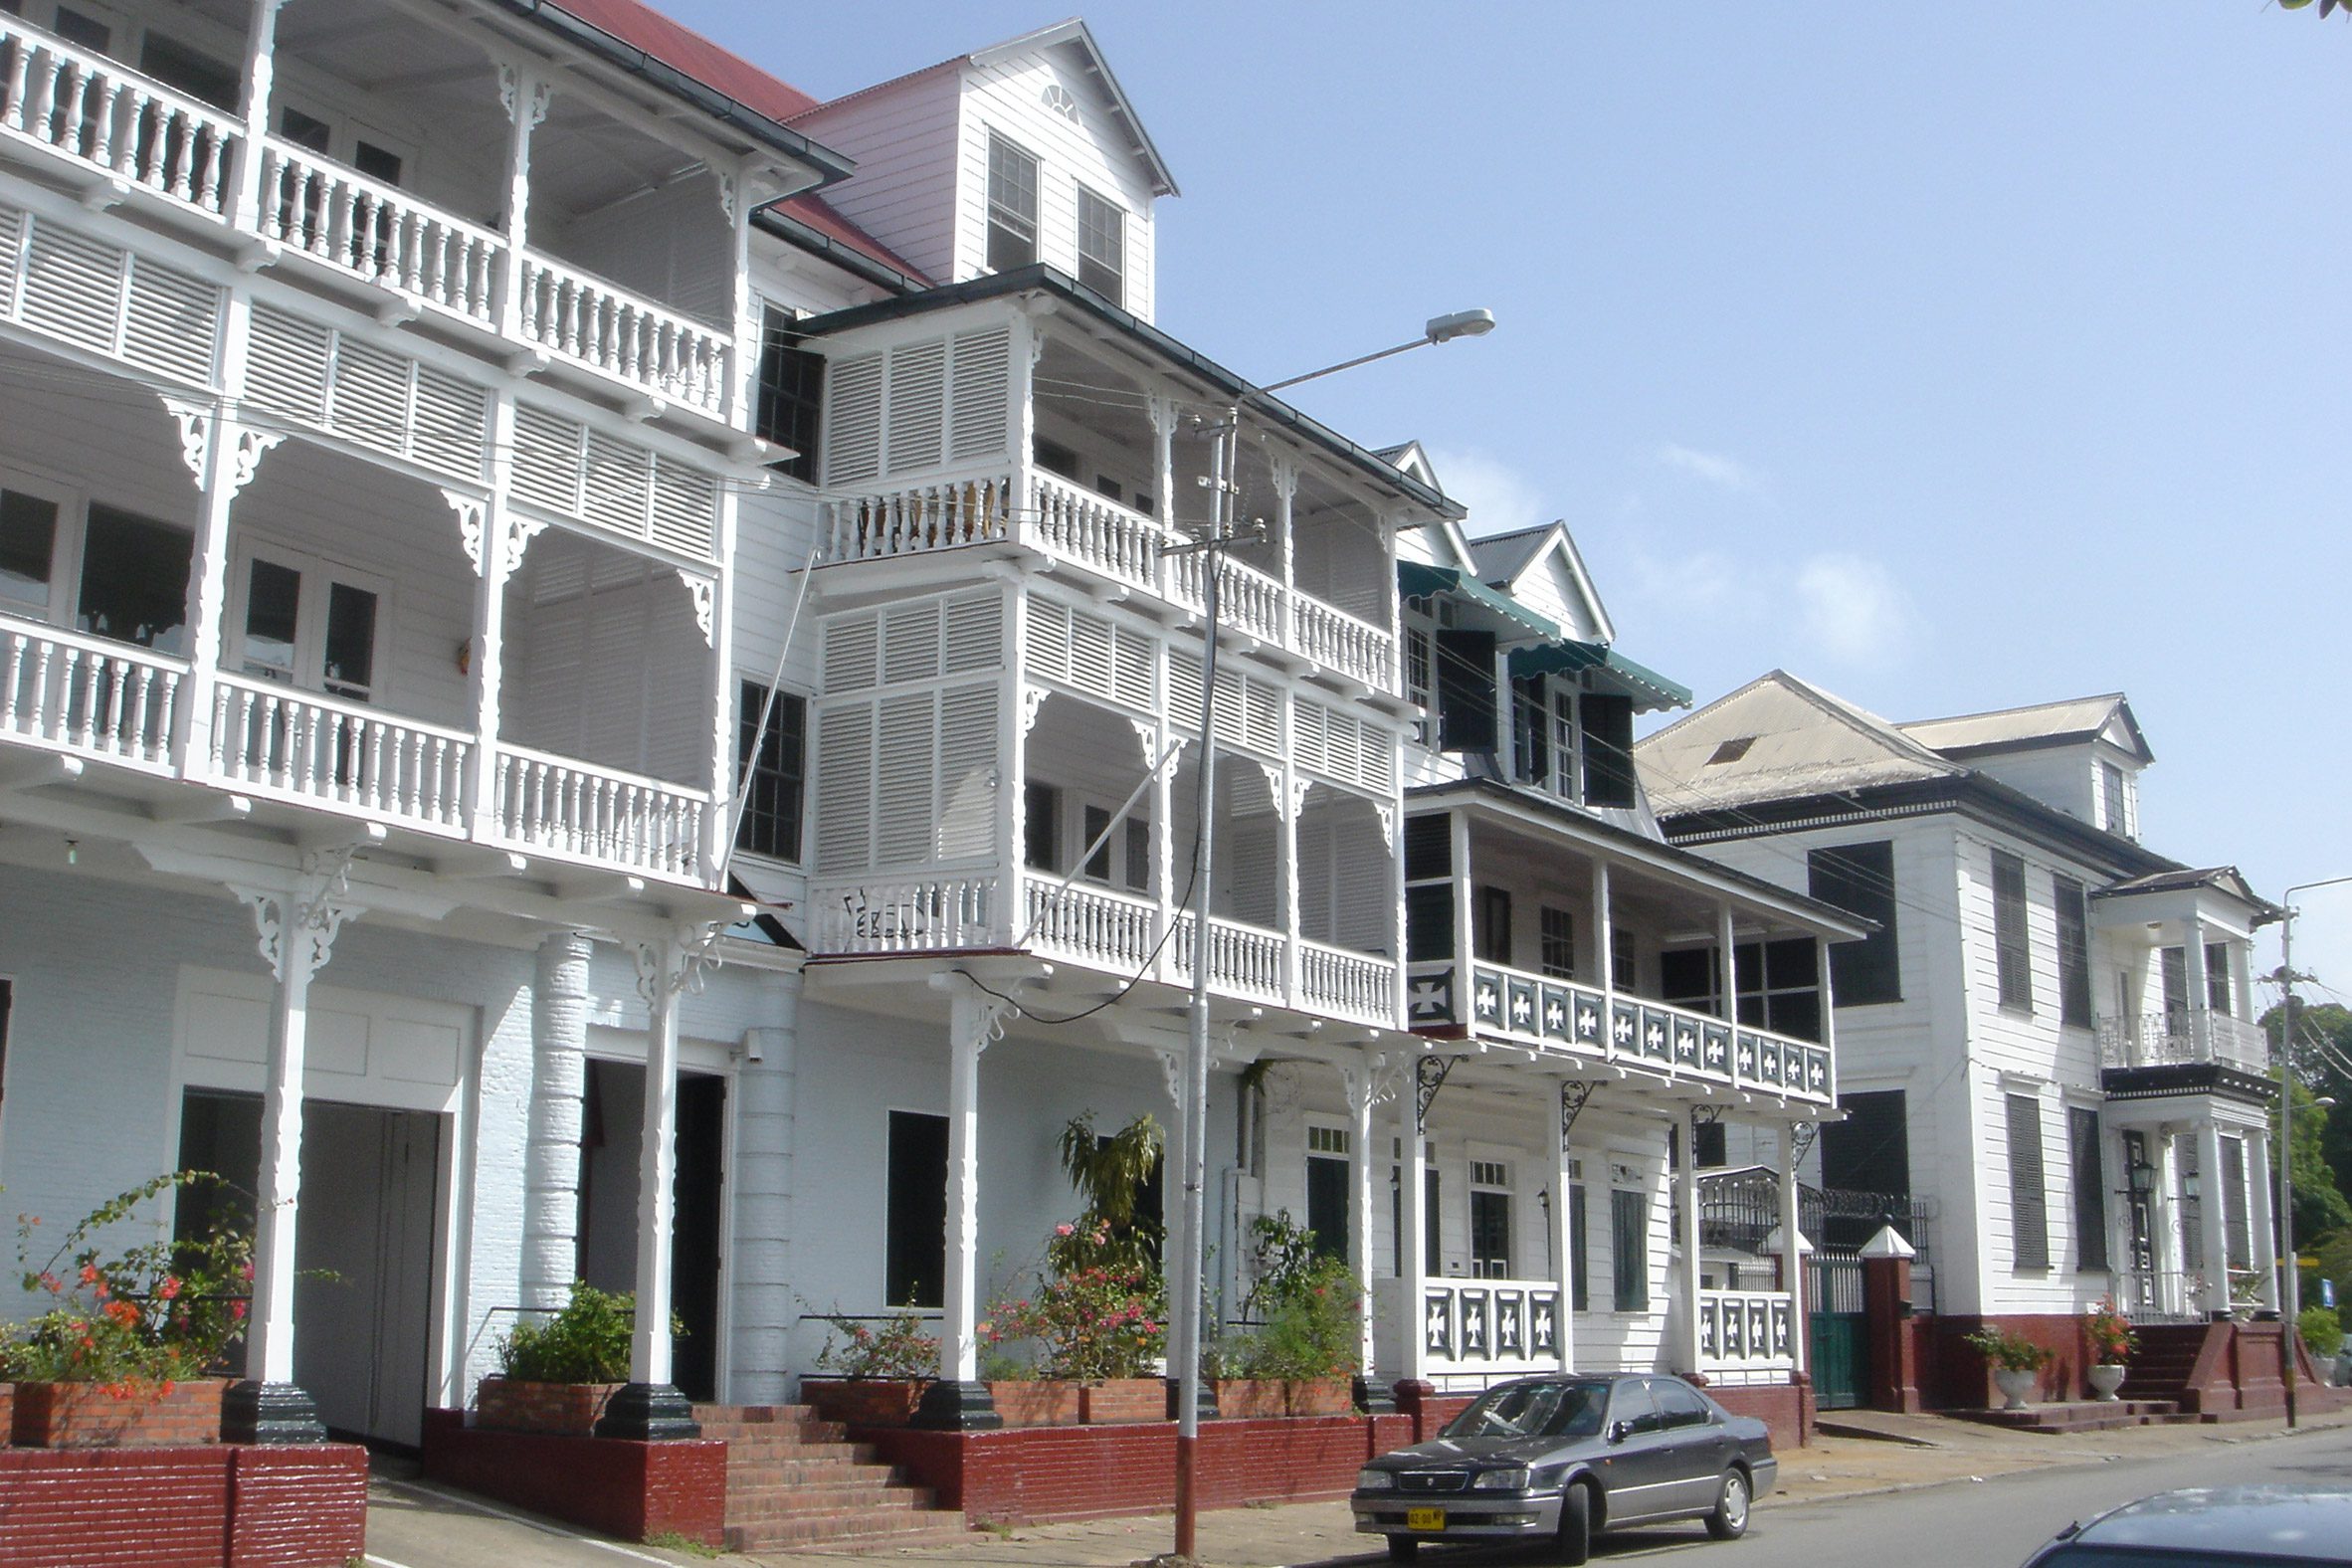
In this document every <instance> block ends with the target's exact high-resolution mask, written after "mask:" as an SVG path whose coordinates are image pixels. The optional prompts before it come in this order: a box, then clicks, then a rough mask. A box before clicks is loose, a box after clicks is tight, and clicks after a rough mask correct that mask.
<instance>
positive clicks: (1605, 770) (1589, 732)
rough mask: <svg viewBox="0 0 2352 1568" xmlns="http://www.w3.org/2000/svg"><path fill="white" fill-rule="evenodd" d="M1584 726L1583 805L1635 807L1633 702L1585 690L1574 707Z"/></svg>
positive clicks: (1624, 698)
mask: <svg viewBox="0 0 2352 1568" xmlns="http://www.w3.org/2000/svg"><path fill="white" fill-rule="evenodd" d="M1577 705H1578V707H1579V708H1580V709H1581V710H1582V720H1583V724H1584V803H1585V804H1586V805H1588V806H1631V805H1633V804H1634V699H1633V698H1632V697H1630V696H1611V695H1608V694H1607V693H1604V692H1595V691H1588V692H1586V693H1585V696H1584V699H1583V701H1581V702H1580V703H1578V704H1577Z"/></svg>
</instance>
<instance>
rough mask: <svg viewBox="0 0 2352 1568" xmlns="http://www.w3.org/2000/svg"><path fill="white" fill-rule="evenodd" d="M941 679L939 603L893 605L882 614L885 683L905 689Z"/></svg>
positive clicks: (925, 602) (883, 677) (934, 601)
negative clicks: (909, 684) (908, 685)
mask: <svg viewBox="0 0 2352 1568" xmlns="http://www.w3.org/2000/svg"><path fill="white" fill-rule="evenodd" d="M938 675H939V601H938V600H936V599H929V600H924V601H922V602H921V603H918V604H901V605H892V606H891V607H890V608H889V609H888V610H886V611H884V612H883V613H882V681H883V683H884V684H885V685H889V686H902V685H904V684H906V683H907V682H910V681H933V680H936V679H938Z"/></svg>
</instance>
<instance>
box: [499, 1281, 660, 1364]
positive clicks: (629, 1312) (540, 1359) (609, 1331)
mask: <svg viewBox="0 0 2352 1568" xmlns="http://www.w3.org/2000/svg"><path fill="white" fill-rule="evenodd" d="M636 1329H637V1298H636V1297H635V1296H634V1295H630V1294H628V1293H627V1292H626V1291H624V1292H620V1293H615V1292H613V1291H610V1290H599V1289H597V1288H596V1286H594V1285H592V1284H589V1283H587V1282H585V1281H574V1282H573V1284H572V1298H571V1299H570V1300H569V1301H566V1302H565V1303H564V1305H563V1310H561V1311H560V1312H557V1313H556V1314H555V1315H554V1316H553V1317H550V1318H548V1319H547V1320H546V1321H545V1322H543V1323H517V1324H515V1325H514V1331H513V1332H512V1333H510V1334H508V1335H506V1337H505V1338H503V1339H501V1340H499V1341H498V1370H499V1371H500V1372H503V1373H504V1374H505V1375H506V1376H508V1377H510V1378H514V1379H516V1380H517V1381H520V1382H525V1383H618V1382H621V1381H622V1380H623V1379H625V1378H627V1377H628V1376H629V1340H630V1336H631V1335H632V1334H633V1333H635V1332H636ZM670 1331H671V1332H672V1333H673V1334H681V1333H684V1332H686V1322H685V1320H684V1319H682V1318H680V1317H679V1316H678V1314H677V1313H675V1312H674V1313H672V1314H671V1316H670Z"/></svg>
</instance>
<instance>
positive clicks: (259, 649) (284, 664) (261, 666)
mask: <svg viewBox="0 0 2352 1568" xmlns="http://www.w3.org/2000/svg"><path fill="white" fill-rule="evenodd" d="M301 602H302V574H301V573H300V572H297V571H295V570H294V568H293V567H291V566H281V565H279V564H278V563H277V562H276V561H265V560H259V559H257V560H255V562H254V563H253V575H252V576H251V577H250V578H249V579H248V580H247V584H246V593H245V673H246V674H247V675H249V676H266V677H268V678H269V679H271V680H273V681H288V682H291V681H293V680H294V628H295V626H296V624H297V623H298V621H299V619H300V615H301Z"/></svg>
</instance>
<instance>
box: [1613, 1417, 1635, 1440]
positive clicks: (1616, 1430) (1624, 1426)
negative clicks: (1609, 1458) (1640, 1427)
mask: <svg viewBox="0 0 2352 1568" xmlns="http://www.w3.org/2000/svg"><path fill="white" fill-rule="evenodd" d="M1633 1435H1634V1424H1633V1423H1632V1422H1630V1421H1612V1422H1611V1423H1609V1441H1610V1442H1612V1443H1623V1442H1624V1441H1625V1440H1626V1439H1628V1438H1630V1437H1632V1436H1633Z"/></svg>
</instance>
